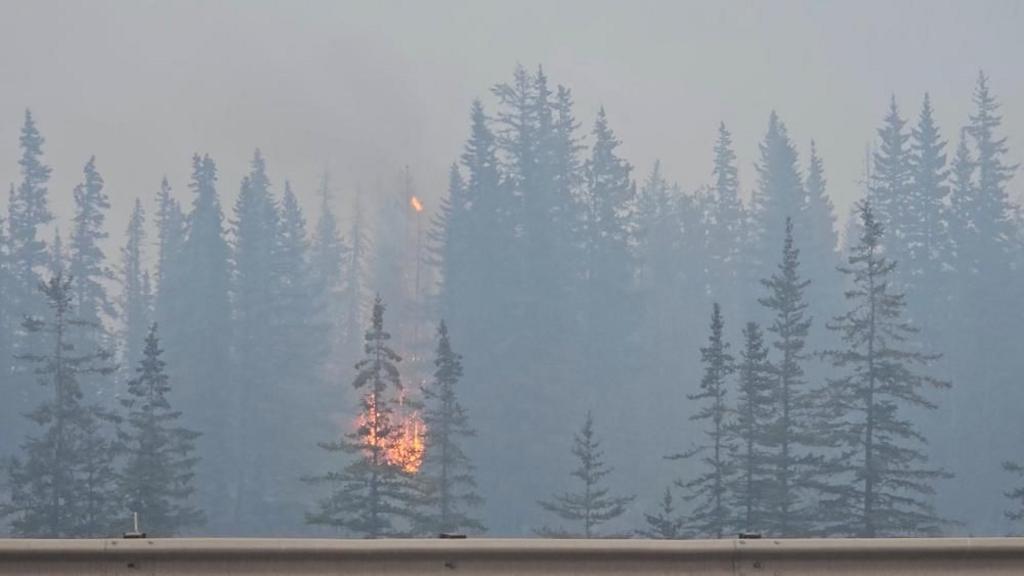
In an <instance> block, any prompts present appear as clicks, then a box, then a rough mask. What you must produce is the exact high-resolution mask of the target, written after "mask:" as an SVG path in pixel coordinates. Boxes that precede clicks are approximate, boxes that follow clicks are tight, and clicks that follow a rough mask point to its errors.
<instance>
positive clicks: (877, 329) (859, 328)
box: [822, 202, 949, 538]
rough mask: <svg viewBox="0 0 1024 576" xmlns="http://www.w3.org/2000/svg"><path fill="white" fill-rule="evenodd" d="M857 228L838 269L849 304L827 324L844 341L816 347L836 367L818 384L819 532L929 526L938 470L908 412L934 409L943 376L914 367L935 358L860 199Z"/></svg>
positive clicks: (877, 532) (922, 530) (886, 531)
mask: <svg viewBox="0 0 1024 576" xmlns="http://www.w3.org/2000/svg"><path fill="white" fill-rule="evenodd" d="M857 210H858V211H859V213H860V217H861V224H862V227H863V232H862V234H861V237H860V238H859V241H858V243H857V244H856V245H855V246H854V247H853V249H852V252H851V255H850V257H849V264H848V265H847V266H845V267H843V268H841V271H842V272H843V273H844V274H845V275H846V276H847V277H848V278H849V280H850V283H851V288H850V289H849V290H848V291H847V293H846V299H847V303H848V311H847V312H846V313H844V314H842V315H841V316H838V317H836V318H835V319H834V320H833V322H832V323H830V324H829V325H828V327H829V329H830V330H834V331H836V332H837V333H838V334H839V336H840V337H841V338H842V343H843V346H842V347H841V348H840V349H838V350H832V351H828V352H826V353H825V357H826V358H828V359H830V360H831V362H832V365H833V368H835V370H836V371H837V373H838V374H839V375H838V376H836V377H834V378H830V379H829V382H828V388H827V390H826V405H825V407H824V414H826V415H827V421H828V426H827V432H826V433H824V434H823V437H824V438H826V439H828V440H829V441H830V442H831V445H832V446H833V447H834V448H835V454H834V455H833V457H832V458H831V459H830V460H829V461H828V462H826V465H825V470H824V471H825V472H826V473H827V474H828V475H829V483H828V486H827V487H826V490H825V496H824V500H823V507H822V511H823V517H822V520H823V521H824V527H825V530H826V531H827V532H828V533H831V534H844V535H855V536H861V537H869V538H871V537H876V536H905V535H915V534H934V533H936V532H938V530H939V527H940V526H941V525H942V523H943V522H942V520H941V519H940V518H939V517H938V516H937V515H936V514H935V512H934V510H933V509H932V506H931V503H930V501H929V498H930V497H931V496H932V495H933V494H934V493H935V484H934V483H935V481H937V480H940V479H942V478H944V477H946V476H947V475H946V474H945V473H944V472H943V471H941V470H936V469H932V468H929V467H928V466H927V455H926V453H925V452H924V450H923V444H924V442H925V439H924V437H923V436H922V435H921V433H920V432H919V431H918V430H917V428H916V426H915V425H914V423H913V422H912V421H911V420H910V417H909V415H908V414H907V412H908V411H910V410H913V409H922V408H923V409H934V408H935V404H933V403H932V401H931V400H929V399H928V398H927V397H926V396H925V395H924V393H925V389H926V388H946V387H949V383H948V382H945V381H942V380H938V379H936V378H933V377H931V376H929V375H927V374H925V373H922V372H920V371H919V366H922V365H925V364H927V363H929V362H930V361H932V360H934V359H936V358H937V356H936V355H931V354H926V353H923V352H921V351H920V350H919V349H918V348H917V347H915V346H914V345H913V344H912V343H911V342H910V341H909V340H910V338H912V337H913V336H914V335H915V334H916V329H915V328H913V327H912V326H911V325H910V324H909V323H908V322H907V321H906V320H904V319H903V317H902V316H903V311H904V308H905V306H906V301H905V299H904V296H903V294H902V293H900V292H898V291H897V290H896V289H895V288H894V287H893V284H892V278H893V272H894V271H895V269H896V262H894V261H892V260H890V259H889V258H888V257H887V256H886V254H885V250H884V248H883V244H882V234H883V227H882V224H881V222H879V221H878V219H877V218H876V217H875V214H874V211H873V208H872V206H871V204H869V203H868V202H862V203H860V204H859V205H858V206H857Z"/></svg>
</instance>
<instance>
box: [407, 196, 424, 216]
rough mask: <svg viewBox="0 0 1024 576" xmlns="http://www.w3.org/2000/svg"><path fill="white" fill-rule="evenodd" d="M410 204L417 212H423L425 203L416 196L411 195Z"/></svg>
mask: <svg viewBox="0 0 1024 576" xmlns="http://www.w3.org/2000/svg"><path fill="white" fill-rule="evenodd" d="M409 206H412V209H413V210H415V211H416V212H423V203H422V202H420V199H419V198H417V197H415V196H410V197H409Z"/></svg>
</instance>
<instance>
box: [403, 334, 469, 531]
mask: <svg viewBox="0 0 1024 576" xmlns="http://www.w3.org/2000/svg"><path fill="white" fill-rule="evenodd" d="M434 366H435V368H436V370H435V371H434V378H433V380H432V381H431V382H430V384H429V385H428V386H425V387H424V388H423V398H424V404H425V411H424V414H423V423H424V424H425V425H426V427H427V434H426V446H425V451H424V453H423V465H422V468H421V469H420V472H419V481H420V482H421V483H422V485H423V487H424V500H423V505H424V511H423V512H424V513H423V518H422V523H423V526H422V530H421V531H422V532H424V533H426V534H443V533H457V532H463V533H465V532H477V533H479V532H482V531H483V530H484V525H483V523H481V522H480V520H478V519H477V518H476V517H475V516H474V515H473V512H472V509H473V508H476V507H478V506H480V504H481V503H482V501H483V500H482V498H480V496H479V494H477V491H476V478H475V474H474V467H473V464H472V462H471V461H470V459H469V456H467V455H466V452H465V450H464V448H463V445H464V442H465V440H466V439H467V438H472V437H474V436H476V431H475V430H474V429H473V428H472V427H471V426H470V424H469V415H468V413H467V411H466V409H465V408H464V407H463V405H462V404H461V403H460V402H459V398H458V394H457V388H456V387H457V385H458V383H459V380H461V379H462V357H461V355H459V354H458V353H456V352H455V351H454V350H453V349H452V345H451V340H450V338H449V336H448V326H447V325H445V323H444V321H442V322H441V324H440V325H439V326H438V329H437V351H436V353H435V358H434Z"/></svg>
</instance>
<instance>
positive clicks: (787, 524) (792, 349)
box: [759, 218, 815, 536]
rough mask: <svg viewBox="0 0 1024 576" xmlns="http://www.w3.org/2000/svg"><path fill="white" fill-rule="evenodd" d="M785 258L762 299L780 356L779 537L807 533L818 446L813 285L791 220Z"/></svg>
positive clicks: (774, 505) (774, 526) (773, 522)
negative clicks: (811, 371)
mask: <svg viewBox="0 0 1024 576" xmlns="http://www.w3.org/2000/svg"><path fill="white" fill-rule="evenodd" d="M785 230H786V233H785V238H784V239H783V245H782V246H783V247H782V261H781V262H780V263H779V265H778V270H777V271H776V272H775V273H774V274H772V275H771V277H770V278H768V279H767V280H762V284H763V285H764V287H765V288H766V289H767V291H768V295H767V296H766V297H764V298H761V299H759V302H760V303H761V305H762V306H764V307H765V308H766V309H767V310H768V311H769V312H770V313H771V314H772V320H771V324H769V326H768V331H769V332H770V333H771V334H772V335H773V336H774V341H773V342H772V347H773V348H774V349H775V350H776V354H777V359H776V360H775V361H774V362H773V364H774V371H775V377H776V385H777V389H776V395H775V403H776V405H777V409H778V410H777V414H776V420H775V422H774V424H773V425H772V426H771V432H770V443H771V444H772V445H773V446H774V448H775V455H774V458H773V461H774V464H775V466H774V468H775V486H774V489H773V494H772V499H771V505H770V510H771V514H770V515H769V516H768V519H769V520H770V525H769V526H767V528H769V529H770V530H771V531H772V533H775V534H779V535H780V536H790V535H794V534H807V533H808V531H809V525H808V520H809V519H808V518H807V514H806V513H805V512H806V510H804V509H802V500H803V498H804V497H806V496H807V491H808V489H809V483H810V481H811V478H810V476H809V474H810V473H811V472H812V470H810V469H809V465H810V463H811V460H812V459H813V457H812V456H811V455H810V454H809V453H808V450H809V448H810V445H811V444H813V431H812V425H813V418H814V412H815V409H814V400H813V397H812V395H811V394H810V392H809V391H808V390H807V389H806V385H807V382H806V380H805V377H804V363H805V361H806V360H807V355H806V352H805V351H804V349H805V346H806V340H807V332H808V330H809V329H810V327H811V318H810V316H809V315H808V314H807V307H808V305H807V303H806V301H805V299H804V291H805V290H806V289H807V288H808V287H809V286H810V285H811V282H810V281H809V280H804V279H803V278H802V277H801V274H800V270H799V268H800V262H799V258H800V251H799V250H798V249H797V248H796V246H795V245H794V240H793V221H792V220H791V219H789V218H787V219H786V224H785Z"/></svg>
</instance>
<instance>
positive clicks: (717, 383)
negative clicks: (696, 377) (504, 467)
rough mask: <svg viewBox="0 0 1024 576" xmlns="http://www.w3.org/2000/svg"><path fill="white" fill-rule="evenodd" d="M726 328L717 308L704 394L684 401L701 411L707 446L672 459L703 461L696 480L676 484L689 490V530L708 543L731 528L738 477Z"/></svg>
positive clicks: (704, 353) (705, 353)
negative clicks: (731, 493)
mask: <svg viewBox="0 0 1024 576" xmlns="http://www.w3.org/2000/svg"><path fill="white" fill-rule="evenodd" d="M724 328H725V322H724V320H723V319H722V309H721V307H720V306H719V305H718V303H717V302H716V303H715V304H714V305H713V306H712V310H711V333H710V335H709V336H708V344H707V346H705V347H703V348H701V349H700V355H701V363H702V364H703V365H704V376H703V377H702V378H701V381H700V390H699V391H698V392H696V393H694V394H687V396H686V397H687V398H688V399H689V400H691V401H693V402H696V403H697V405H698V408H697V412H696V413H695V414H694V415H692V416H690V420H692V421H694V422H700V423H702V424H703V425H704V427H705V428H704V430H703V436H704V441H703V442H702V443H700V444H698V445H697V446H695V447H694V448H692V449H691V450H689V451H688V452H685V453H682V454H678V455H674V456H670V457H669V458H672V459H691V458H694V457H699V458H698V462H699V463H700V468H701V471H700V472H699V473H698V474H697V475H696V476H695V477H694V478H691V479H689V480H678V481H677V482H676V483H677V485H678V486H679V487H680V488H683V489H685V490H686V492H687V494H686V499H687V500H688V501H692V502H694V503H695V506H694V509H693V511H692V513H691V514H690V522H689V523H690V527H691V528H692V529H693V530H694V532H696V533H697V535H698V536H700V537H706V538H721V537H722V536H723V535H725V533H726V532H727V531H728V530H729V529H730V528H731V527H732V526H733V511H732V507H731V503H730V502H729V487H730V483H731V482H732V479H733V476H734V474H735V462H736V459H735V457H734V454H735V451H736V446H735V445H734V443H733V441H732V440H733V439H732V437H731V435H730V434H729V428H730V423H729V421H728V417H729V410H730V408H729V405H728V401H727V392H728V381H729V378H730V376H732V374H733V372H734V371H735V363H734V360H733V357H732V355H731V354H729V343H728V342H726V341H725V337H724Z"/></svg>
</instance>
